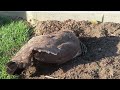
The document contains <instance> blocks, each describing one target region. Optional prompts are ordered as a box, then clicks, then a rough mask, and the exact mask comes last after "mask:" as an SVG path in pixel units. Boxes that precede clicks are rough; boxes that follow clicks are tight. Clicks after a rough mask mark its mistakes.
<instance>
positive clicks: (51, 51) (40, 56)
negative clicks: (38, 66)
mask: <svg viewBox="0 0 120 90" xmlns="http://www.w3.org/2000/svg"><path fill="white" fill-rule="evenodd" d="M81 53H82V51H81V46H80V41H79V39H78V38H77V37H76V36H75V34H74V33H73V32H72V31H70V30H62V31H59V32H55V33H52V34H48V35H40V36H36V37H33V38H32V39H30V40H29V41H28V42H27V43H26V44H25V45H24V46H23V47H22V48H21V49H20V51H19V52H18V53H17V54H16V55H15V56H14V57H13V58H12V60H11V61H10V62H9V63H8V64H7V72H8V73H10V74H14V73H15V72H16V70H18V69H19V70H21V71H22V69H24V68H26V67H27V66H28V65H29V64H30V63H31V60H32V58H33V57H34V58H35V59H36V60H38V61H41V62H45V63H57V64H62V63H65V62H67V61H69V60H71V59H73V58H74V57H76V56H77V55H80V54H81Z"/></svg>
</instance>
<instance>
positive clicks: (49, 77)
mask: <svg viewBox="0 0 120 90" xmlns="http://www.w3.org/2000/svg"><path fill="white" fill-rule="evenodd" d="M45 78H48V79H58V78H54V77H51V76H45Z"/></svg>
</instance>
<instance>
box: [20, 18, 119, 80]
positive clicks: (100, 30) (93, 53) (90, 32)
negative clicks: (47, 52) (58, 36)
mask: <svg viewBox="0 0 120 90" xmlns="http://www.w3.org/2000/svg"><path fill="white" fill-rule="evenodd" d="M61 28H69V29H70V30H73V31H74V32H75V34H76V35H77V37H79V39H80V41H82V42H83V43H84V44H85V45H86V47H87V49H88V51H87V53H86V54H85V55H84V56H80V57H76V58H75V59H73V60H70V61H69V62H67V63H65V64H62V65H49V64H42V63H39V62H37V61H35V62H34V64H33V66H30V67H29V68H27V69H26V70H25V71H24V72H23V73H22V74H21V75H20V78H24V79H45V78H46V79H47V78H48V77H52V78H58V79H119V78H120V24H119V23H113V22H105V23H101V22H97V23H93V22H90V21H75V20H70V19H69V20H66V21H63V22H60V21H55V20H53V21H42V22H39V23H38V24H37V25H36V28H35V33H34V34H35V35H42V34H49V33H52V32H54V31H59V30H60V29H61Z"/></svg>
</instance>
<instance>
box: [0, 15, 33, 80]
mask: <svg viewBox="0 0 120 90" xmlns="http://www.w3.org/2000/svg"><path fill="white" fill-rule="evenodd" d="M31 33H32V30H31V27H30V26H29V25H28V24H27V23H26V22H25V21H23V20H18V21H17V20H12V19H11V18H9V17H0V79H14V78H17V77H16V76H13V75H8V74H7V73H6V68H5V65H6V63H7V62H8V61H9V60H10V59H11V57H12V56H14V54H15V53H16V52H17V51H18V50H19V49H20V48H21V46H22V45H23V44H24V43H25V42H26V41H28V40H29V37H30V35H31Z"/></svg>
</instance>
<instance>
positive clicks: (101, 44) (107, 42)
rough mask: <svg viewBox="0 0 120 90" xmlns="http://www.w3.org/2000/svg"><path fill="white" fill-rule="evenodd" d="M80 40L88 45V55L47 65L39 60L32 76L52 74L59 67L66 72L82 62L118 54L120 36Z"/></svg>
mask: <svg viewBox="0 0 120 90" xmlns="http://www.w3.org/2000/svg"><path fill="white" fill-rule="evenodd" d="M80 40H81V41H82V42H83V43H84V44H85V45H86V47H87V49H88V52H87V53H86V55H84V56H79V57H76V58H75V59H73V60H71V61H69V62H67V63H65V64H62V65H47V64H40V63H38V62H37V64H36V72H35V73H34V74H33V75H31V77H33V76H39V75H50V74H52V73H53V72H54V71H56V70H58V69H59V68H61V69H62V70H63V71H64V72H66V71H68V70H70V69H71V68H73V67H75V66H78V65H80V64H86V63H91V62H94V61H99V60H101V59H102V58H105V57H112V56H118V54H117V50H118V48H117V44H118V43H119V42H120V37H116V36H109V37H101V38H96V37H95V38H90V37H84V38H80Z"/></svg>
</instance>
